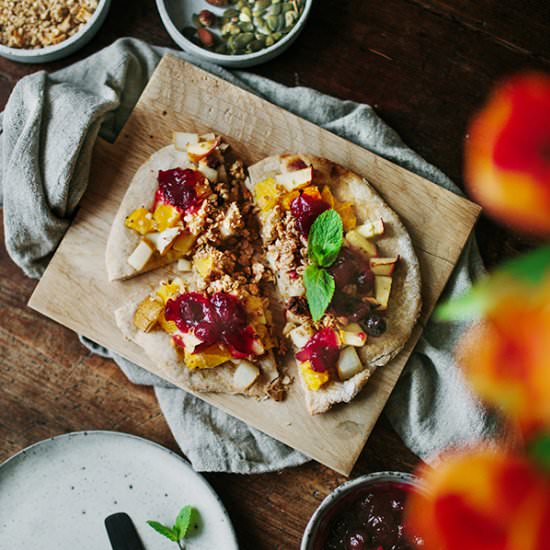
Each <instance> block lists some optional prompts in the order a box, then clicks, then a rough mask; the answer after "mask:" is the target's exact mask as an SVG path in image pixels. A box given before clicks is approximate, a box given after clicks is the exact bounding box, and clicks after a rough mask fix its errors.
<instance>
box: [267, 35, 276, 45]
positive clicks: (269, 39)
mask: <svg viewBox="0 0 550 550" xmlns="http://www.w3.org/2000/svg"><path fill="white" fill-rule="evenodd" d="M273 44H275V39H274V38H273V36H271V35H269V36H266V39H265V45H266V47H269V46H273Z"/></svg>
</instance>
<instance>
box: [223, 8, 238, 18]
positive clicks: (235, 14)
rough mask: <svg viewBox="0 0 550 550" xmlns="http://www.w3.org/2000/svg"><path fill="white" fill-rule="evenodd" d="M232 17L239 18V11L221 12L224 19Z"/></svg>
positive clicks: (227, 10) (231, 9)
mask: <svg viewBox="0 0 550 550" xmlns="http://www.w3.org/2000/svg"><path fill="white" fill-rule="evenodd" d="M233 17H237V18H238V17H239V10H236V9H235V8H227V9H226V10H225V11H224V12H223V18H224V19H233Z"/></svg>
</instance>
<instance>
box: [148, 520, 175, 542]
mask: <svg viewBox="0 0 550 550" xmlns="http://www.w3.org/2000/svg"><path fill="white" fill-rule="evenodd" d="M147 524H148V525H149V526H151V527H152V528H153V529H154V530H155V531H156V532H157V533H160V534H161V535H163V536H164V537H166V538H167V539H169V540H171V541H173V542H178V541H179V540H180V538H181V537H178V533H176V532H175V531H174V530H173V529H170V527H167V526H166V525H162V523H159V522H158V521H148V522H147Z"/></svg>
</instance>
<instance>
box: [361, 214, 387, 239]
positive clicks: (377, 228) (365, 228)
mask: <svg viewBox="0 0 550 550" xmlns="http://www.w3.org/2000/svg"><path fill="white" fill-rule="evenodd" d="M384 231H385V227H384V220H383V219H382V218H380V219H379V220H374V221H372V222H365V223H364V224H362V225H360V226H359V227H358V228H357V232H358V233H359V234H360V235H361V236H363V237H365V239H371V238H372V237H378V236H379V235H383V234H384Z"/></svg>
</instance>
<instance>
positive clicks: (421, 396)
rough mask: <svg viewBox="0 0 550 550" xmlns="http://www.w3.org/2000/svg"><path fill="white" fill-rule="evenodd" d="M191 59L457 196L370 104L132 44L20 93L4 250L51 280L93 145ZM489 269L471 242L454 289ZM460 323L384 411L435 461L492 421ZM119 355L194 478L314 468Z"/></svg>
mask: <svg viewBox="0 0 550 550" xmlns="http://www.w3.org/2000/svg"><path fill="white" fill-rule="evenodd" d="M166 52H170V53H172V54H174V55H176V56H179V57H182V58H184V59H187V60H190V61H192V62H194V63H196V64H198V65H200V66H201V67H202V68H204V69H206V70H207V71H210V72H211V73H214V74H216V75H218V76H220V77H222V78H224V79H226V80H228V81H229V82H232V83H234V84H236V85H238V86H241V87H243V88H246V89H248V90H250V91H252V92H254V93H256V94H258V95H260V96H262V97H264V98H266V99H268V100H269V101H271V102H273V103H276V104H277V105H280V106H281V107H283V108H285V109H288V110H289V111H292V112H293V113H295V114H297V115H299V116H301V117H303V118H305V119H308V120H310V121H312V122H314V123H315V124H318V125H320V126H321V127H323V128H326V129H327V130H330V131H331V132H334V133H336V134H338V135H340V136H342V137H344V138H346V139H348V140H350V141H353V142H355V143H357V144H359V145H361V146H363V147H366V148H367V149H369V150H371V151H373V152H375V153H377V154H379V155H381V156H383V157H385V158H387V159H390V160H392V161H393V162H395V163H397V164H400V165H401V166H404V167H405V168H407V169H409V170H411V171H413V172H416V173H418V174H420V175H422V176H424V177H425V178H428V179H429V180H431V181H433V182H434V183H435V184H437V185H441V186H443V187H445V188H447V189H450V190H451V191H453V192H456V193H458V192H459V190H458V188H457V187H456V186H455V185H454V184H453V183H452V182H451V181H450V180H449V179H448V178H447V177H446V176H445V175H444V174H443V173H441V172H440V171H439V170H437V169H436V168H434V167H433V166H431V165H430V164H428V163H427V162H426V161H425V160H423V159H422V158H421V157H420V156H418V155H417V154H416V153H415V152H414V151H412V150H411V149H409V148H408V147H406V145H405V144H404V143H403V142H402V141H401V139H400V138H399V136H398V135H397V134H396V133H395V132H394V131H393V130H392V129H391V128H389V127H388V126H387V125H386V124H385V123H384V122H383V121H382V120H381V119H380V118H379V117H378V116H377V115H376V113H375V112H374V110H373V109H372V108H371V107H370V106H368V105H361V104H358V103H354V102H351V101H341V100H339V99H335V98H332V97H329V96H326V95H323V94H320V93H318V92H316V91H314V90H310V89H307V88H302V87H296V88H288V87H286V86H282V85H280V84H277V83H275V82H272V81H271V80H268V79H265V78H260V77H258V76H256V75H253V74H250V73H246V72H234V73H230V72H228V71H225V70H223V69H221V68H220V67H217V66H214V65H209V64H205V63H200V62H197V61H194V60H192V59H189V57H188V56H187V55H186V54H184V53H182V52H176V51H171V50H167V49H163V48H157V47H153V46H150V45H148V44H146V43H144V42H141V41H139V40H135V39H130V38H125V39H121V40H118V41H116V42H115V43H113V44H112V45H111V46H109V47H107V48H105V49H104V50H102V51H100V52H98V53H96V54H94V55H92V56H90V57H89V58H87V59H84V60H83V61H80V62H78V63H76V64H74V65H72V66H70V67H68V68H66V69H63V70H61V71H57V72H55V73H52V74H47V73H45V72H43V71H40V72H37V73H35V74H32V75H30V76H27V77H25V78H23V79H22V80H21V81H19V82H18V84H17V85H16V86H15V88H14V90H13V93H12V94H11V96H10V98H9V101H8V104H7V106H6V109H5V111H4V113H3V116H2V119H0V122H1V124H2V135H1V138H0V158H1V166H0V178H1V179H0V189H1V190H2V195H3V206H4V226H5V238H6V247H7V250H8V252H9V254H10V256H11V257H12V259H13V260H14V261H15V262H16V263H17V264H18V265H19V266H20V267H21V268H22V269H23V270H24V272H25V273H26V274H27V275H28V276H30V277H35V278H38V277H40V275H41V274H42V273H43V271H44V269H45V267H46V265H47V263H48V261H49V259H50V258H51V256H52V254H53V252H54V251H55V248H56V246H57V245H58V243H59V241H60V240H61V238H62V236H63V233H64V232H65V230H66V229H67V227H68V226H69V224H70V222H71V217H72V215H73V214H74V211H75V209H76V207H77V205H78V202H79V201H80V198H81V197H82V194H83V193H84V191H85V189H86V186H87V185H88V174H89V169H90V161H91V155H92V148H93V144H94V141H95V139H96V137H97V136H98V135H100V136H101V137H103V138H105V139H107V140H110V141H113V140H114V139H115V138H116V135H117V133H118V131H119V130H120V129H121V128H122V126H123V124H124V122H125V121H126V119H127V117H128V115H129V113H130V111H131V110H132V108H133V106H134V104H135V103H136V101H137V99H138V98H139V95H140V94H141V91H142V90H143V88H144V86H145V84H146V83H147V80H148V79H149V77H150V76H151V73H152V72H153V70H154V68H155V66H156V65H157V63H158V61H159V60H160V57H161V55H162V54H163V53H166ZM481 270H482V265H481V261H480V257H479V253H478V252H477V248H476V246H475V243H474V241H473V240H472V241H470V243H469V244H468V246H467V247H466V250H465V251H464V253H463V256H462V258H461V261H460V263H459V265H458V267H457V269H456V270H455V273H454V276H453V277H452V280H451V281H450V283H449V285H448V288H447V295H454V294H458V293H460V292H462V291H463V290H464V289H466V288H468V286H470V284H471V280H472V278H473V277H475V276H477V275H478V274H479V273H480V271H481ZM464 329H465V326H464V325H463V324H460V323H455V324H446V325H438V324H434V323H429V324H428V326H427V327H426V330H425V331H424V335H423V337H422V339H421V341H420V342H419V344H418V346H417V347H416V350H415V352H414V353H413V355H412V356H411V359H410V360H409V363H408V365H407V367H406V371H405V374H404V375H403V376H402V378H401V379H400V381H399V383H398V385H397V387H396V389H395V391H394V393H393V394H392V396H391V399H390V401H389V403H388V405H387V407H386V409H385V410H386V413H387V414H388V416H389V418H390V421H391V423H392V425H393V426H394V428H395V429H396V431H397V432H398V433H399V434H400V436H401V437H402V438H403V440H404V442H405V443H406V444H407V445H408V446H409V447H410V448H411V449H412V450H413V451H414V452H415V453H416V454H418V455H419V456H420V457H422V458H423V459H426V460H430V458H431V457H433V456H434V455H435V454H437V452H438V451H441V450H442V449H444V448H446V447H449V446H454V445H459V444H469V443H472V442H475V441H478V440H480V439H487V438H489V437H491V435H492V434H493V433H494V429H495V426H494V422H493V420H492V419H491V418H490V417H489V416H488V415H487V414H486V412H485V410H484V409H483V407H482V406H481V405H480V403H479V402H478V401H476V399H475V398H474V397H473V396H472V394H471V393H470V392H469V390H468V388H467V387H466V385H465V382H464V380H463V378H462V376H461V373H460V371H459V370H458V369H457V367H456V365H455V363H454V361H453V357H452V350H453V348H454V344H455V341H456V339H457V337H458V336H459V335H460V334H461V333H462V332H463V331H464ZM83 341H84V343H85V344H86V345H88V347H89V348H90V349H92V351H94V352H96V353H100V354H102V355H104V356H107V357H112V358H113V359H114V360H115V361H116V362H117V364H118V365H119V366H120V367H121V369H122V370H123V371H124V372H125V374H126V375H127V376H128V378H129V379H130V380H132V381H133V382H135V383H138V384H148V385H153V386H154V387H155V392H156V395H157V398H158V400H159V403H160V406H161V409H162V411H163V413H164V414H165V416H166V419H167V421H168V424H169V425H170V428H171V430H172V432H173V434H174V436H175V438H176V440H177V442H178V444H179V445H180V447H181V449H182V451H183V452H184V453H185V454H186V455H187V457H188V458H189V460H190V461H191V462H192V464H193V466H194V467H195V469H197V470H203V471H231V472H240V473H252V472H265V471H271V470H277V469H281V468H284V467H288V466H294V465H297V464H301V463H303V462H305V461H306V460H307V458H306V457H305V456H304V455H302V454H300V453H298V452H296V451H293V450H291V449H289V448H288V447H286V446H285V445H283V444H281V443H278V442H276V441H274V440H273V439H271V438H270V437H268V436H266V435H264V434H262V433H260V432H258V431H257V430H254V429H252V428H250V427H248V426H246V425H245V424H244V423H242V422H240V421H238V420H236V419H234V418H232V417H230V416H227V415H226V414H224V413H222V412H221V411H219V410H217V409H215V408H213V407H211V406H210V405H208V404H206V403H204V402H202V401H201V400H199V399H197V398H195V397H193V396H191V395H189V394H187V393H185V392H184V391H182V390H180V389H177V388H175V387H173V386H170V385H169V384H167V383H165V382H164V381H162V380H161V379H159V378H157V377H156V376H153V375H151V374H149V373H148V372H146V371H144V370H143V369H141V368H139V367H137V366H136V365H133V364H131V363H129V362H128V361H126V360H124V359H123V358H121V357H120V356H117V355H116V354H114V353H111V352H109V351H108V350H106V349H105V348H101V347H100V346H97V345H96V344H94V343H92V342H89V341H86V340H83Z"/></svg>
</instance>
